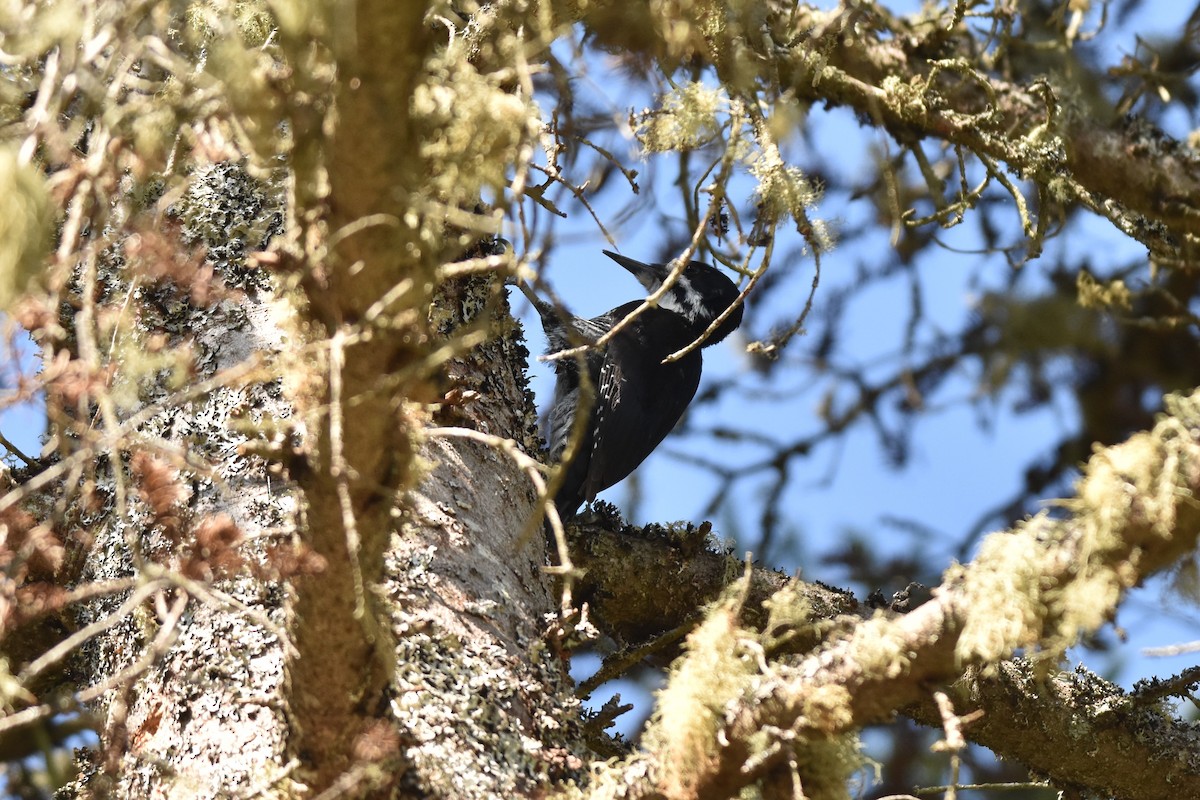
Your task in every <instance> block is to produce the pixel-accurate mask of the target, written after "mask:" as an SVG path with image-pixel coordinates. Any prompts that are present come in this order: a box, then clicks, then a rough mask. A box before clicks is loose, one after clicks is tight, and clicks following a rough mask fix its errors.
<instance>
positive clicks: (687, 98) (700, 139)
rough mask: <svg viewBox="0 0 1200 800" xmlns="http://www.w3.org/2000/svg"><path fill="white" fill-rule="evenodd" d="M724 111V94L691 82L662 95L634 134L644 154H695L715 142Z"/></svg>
mask: <svg viewBox="0 0 1200 800" xmlns="http://www.w3.org/2000/svg"><path fill="white" fill-rule="evenodd" d="M728 111H729V101H728V98H727V97H726V95H725V93H724V91H722V90H720V89H717V88H714V87H712V86H708V85H705V84H703V83H701V82H699V81H693V82H692V83H686V84H684V85H682V86H679V87H677V88H675V89H674V90H673V91H671V92H668V93H667V94H665V95H663V97H662V98H661V100H660V107H659V108H657V109H655V110H654V111H647V112H644V113H643V114H642V115H641V118H640V119H639V120H638V123H637V126H636V127H635V129H634V132H635V133H636V134H637V137H638V141H640V142H641V144H642V147H643V148H645V150H646V152H648V153H665V152H671V151H687V150H695V149H696V148H698V147H702V146H703V145H706V144H709V143H711V142H712V141H713V140H714V139H716V138H717V136H718V135H719V133H720V131H721V128H722V127H723V123H722V120H721V115H723V114H727V113H728Z"/></svg>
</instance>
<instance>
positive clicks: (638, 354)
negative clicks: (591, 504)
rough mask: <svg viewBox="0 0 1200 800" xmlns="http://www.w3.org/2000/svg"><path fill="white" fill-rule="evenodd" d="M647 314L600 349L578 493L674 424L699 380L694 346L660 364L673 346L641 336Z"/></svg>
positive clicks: (645, 450) (616, 475) (612, 478)
mask: <svg viewBox="0 0 1200 800" xmlns="http://www.w3.org/2000/svg"><path fill="white" fill-rule="evenodd" d="M661 313H667V312H661ZM650 317H651V315H650V314H643V316H642V317H640V318H639V319H638V320H635V322H634V324H633V325H631V326H630V328H628V329H627V330H625V331H622V332H621V333H619V334H618V335H617V336H615V337H613V339H612V341H610V342H609V345H608V348H607V349H606V351H605V353H604V360H603V363H602V364H601V366H600V378H599V381H598V383H599V385H598V386H597V387H596V395H597V397H596V410H595V414H596V419H595V422H594V424H593V430H594V434H593V438H592V450H591V458H590V460H589V463H588V469H587V477H586V480H585V482H584V485H583V487H582V488H583V491H582V495H583V499H586V500H591V499H593V498H595V496H596V493H598V492H600V491H603V490H604V489H607V488H608V487H609V486H612V485H613V484H614V483H616V482H617V481H620V480H621V479H622V478H624V477H625V476H627V475H629V473H631V472H633V471H634V469H636V468H637V466H638V465H639V464H641V463H642V461H644V460H645V459H646V456H648V455H650V453H651V452H652V451H653V450H654V448H655V447H657V446H658V444H659V442H661V441H662V440H663V439H664V438H665V437H666V435H667V434H668V433H670V432H671V429H672V428H674V427H675V423H677V422H678V421H679V418H680V417H681V416H683V412H684V410H686V409H687V406H688V403H690V402H691V401H692V397H693V396H694V395H695V393H696V387H697V386H699V384H700V368H701V358H700V351H699V350H698V349H697V350H693V351H692V352H691V353H689V354H688V355H687V356H685V357H684V358H682V359H680V360H679V361H675V362H672V363H670V364H662V363H661V361H662V359H663V358H664V357H665V356H666V355H667V353H669V352H671V351H672V349H673V348H669V347H664V346H663V344H664V343H662V342H654V341H648V340H647V339H646V337H645V331H646V328H647V326H646V325H645V323H646V322H649V321H650ZM638 323H642V324H641V325H639V324H638ZM631 374H632V375H636V376H638V379H637V380H634V379H631Z"/></svg>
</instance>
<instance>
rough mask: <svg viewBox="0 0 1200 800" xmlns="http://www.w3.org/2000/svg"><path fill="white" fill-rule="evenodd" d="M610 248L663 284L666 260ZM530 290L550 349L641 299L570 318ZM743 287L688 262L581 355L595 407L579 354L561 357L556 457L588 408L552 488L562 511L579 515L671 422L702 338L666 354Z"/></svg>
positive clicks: (644, 276)
mask: <svg viewBox="0 0 1200 800" xmlns="http://www.w3.org/2000/svg"><path fill="white" fill-rule="evenodd" d="M604 255H606V256H608V257H609V258H611V259H612V260H613V261H616V262H617V263H618V264H620V265H621V266H622V267H624V268H625V269H626V270H628V271H629V272H630V273H632V274H633V276H634V277H635V278H637V280H638V282H639V283H641V284H642V286H643V287H645V289H646V291H647V292H655V291H657V290H658V289H659V288H661V287H662V285H663V283H664V282H665V281H666V279H667V276H668V275H670V273H671V267H670V265H668V264H643V263H642V262H640V261H635V260H634V259H632V258H626V257H625V256H622V255H619V254H617V253H613V252H610V251H608V250H605V251H604ZM530 295H531V297H530V299H531V300H532V301H533V303H534V307H535V308H536V309H537V311H538V315H539V316H540V317H541V320H542V328H543V329H545V331H546V339H547V340H548V341H549V350H548V352H550V353H556V352H559V351H561V350H566V349H568V348H571V347H573V346H577V345H578V344H580V343H581V342H582V343H588V344H591V343H594V342H596V341H597V340H598V339H600V337H602V336H603V335H604V334H606V333H608V332H609V331H610V330H611V329H612V328H613V326H615V325H616V324H617V323H619V322H620V321H621V320H623V319H625V317H627V316H628V315H629V314H630V313H631V312H632V311H633V310H634V309H635V308H637V307H638V306H640V305H641V304H642V301H641V300H634V301H632V302H629V303H625V304H624V305H620V306H617V307H616V308H614V309H612V310H611V311H608V312H606V313H604V314H601V315H600V316H598V317H593V318H591V319H584V318H582V317H575V316H567V317H566V318H565V319H564V317H563V315H562V314H561V313H559V312H558V311H557V310H556V309H555V307H554V306H553V305H551V304H550V303H546V302H544V301H542V300H540V299H538V298H536V297H533V296H532V293H530ZM737 297H738V289H737V287H736V286H735V285H734V283H733V281H731V280H730V279H729V278H727V277H725V275H723V274H722V273H721V272H719V271H717V270H716V269H715V268H714V267H711V266H709V265H708V264H704V263H701V262H699V261H692V262H690V263H689V264H688V265H687V267H686V268H685V269H684V271H683V273H682V274H680V276H679V277H678V278H677V279H676V280H675V282H674V284H673V285H672V286H671V288H670V289H668V290H667V292H666V294H664V295H663V296H662V298H661V299H660V300H659V301H658V303H657V304H656V305H653V306H650V307H648V308H646V309H645V310H644V311H643V312H642V313H641V314H639V315H638V316H637V317H636V318H634V319H633V320H632V321H631V322H630V324H628V325H627V326H626V327H624V328H622V329H621V330H620V331H619V332H618V333H617V334H616V336H614V337H612V339H610V340H609V341H608V343H607V344H606V345H604V346H603V347H599V348H591V349H589V350H588V351H587V353H586V355H585V356H584V359H585V363H586V365H587V371H588V375H589V377H590V379H591V384H592V387H593V389H594V392H595V400H594V402H593V403H592V407H590V408H587V409H580V407H579V402H580V388H579V384H580V375H579V366H580V365H579V360H578V359H577V358H562V359H559V360H556V361H555V362H554V369H555V372H556V374H557V378H556V381H555V386H554V400H553V402H552V404H551V406H550V413H549V415H548V417H547V424H546V438H547V440H548V441H549V443H550V458H551V460H552V461H553V462H556V463H557V462H559V461H561V460H562V455H563V450H564V449H565V448H566V446H567V443H568V440H569V439H570V436H571V430H572V424H573V422H574V420H575V416H576V415H577V414H579V413H580V412H581V411H582V412H583V413H586V414H588V422H587V426H586V428H585V430H584V434H583V438H582V441H580V443H579V448H578V449H577V450H576V454H575V458H574V459H573V460H572V461H571V463H570V464H568V465H567V467H566V475H565V477H564V479H563V483H562V486H561V487H560V488H559V490H558V493H557V494H556V495H555V498H554V502H555V505H556V506H557V507H558V513H559V514H560V515H562V516H563V517H564V518H569V517H572V516H574V515H575V512H576V511H577V510H578V509H579V506H580V505H581V504H582V503H583V502H584V501H591V500H594V499H595V498H596V494H597V493H599V492H601V491H603V490H604V489H607V488H608V487H610V486H612V485H613V484H615V483H617V482H618V481H620V480H621V479H623V478H624V477H626V476H627V475H629V473H631V472H633V470H634V469H636V468H637V466H638V465H639V464H641V463H642V461H644V460H645V459H646V456H648V455H650V453H651V452H652V451H653V450H654V448H655V447H657V446H658V444H659V442H661V441H662V440H663V439H664V438H665V437H666V435H667V434H668V433H670V432H671V429H672V428H674V427H675V423H677V422H678V421H679V418H680V417H682V416H683V412H684V410H685V409H686V408H687V407H688V404H689V403H691V402H692V398H693V397H694V396H695V394H696V388H697V387H698V386H699V385H700V370H701V367H702V364H703V359H702V358H701V355H700V348H699V347H697V348H695V349H694V350H692V351H691V352H689V353H688V354H687V355H685V356H683V357H682V358H680V359H679V360H677V361H672V362H670V363H666V364H664V363H663V359H665V358H666V357H667V356H669V355H670V354H671V353H674V352H676V351H678V350H682V349H683V348H685V347H687V346H688V345H689V344H691V343H692V342H694V341H695V340H696V339H698V338H699V337H700V335H701V334H702V333H704V331H706V330H707V329H708V327H709V325H711V324H712V323H713V321H714V320H716V319H717V317H719V316H721V314H723V313H724V312H725V310H726V309H728V308H729V307H730V306H731V305H733V303H734V301H735V300H736V299H737ZM741 322H742V308H741V306H740V305H739V306H738V307H737V308H735V309H733V310H732V311H731V312H730V314H729V316H728V317H726V318H725V320H724V321H723V322H722V323H721V325H720V326H719V327H718V328H717V329H716V330H714V331H713V332H712V334H711V335H710V336H709V337H708V338H707V339H706V340H705V341H704V342H703V345H702V346H703V347H707V346H709V345H711V344H715V343H717V342H719V341H721V340H722V339H724V338H725V337H726V336H728V335H729V334H730V333H732V332H733V331H734V330H736V329H737V327H738V325H740V324H741Z"/></svg>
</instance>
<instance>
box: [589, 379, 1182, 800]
mask: <svg viewBox="0 0 1200 800" xmlns="http://www.w3.org/2000/svg"><path fill="white" fill-rule="evenodd" d="M1168 410H1169V411H1168V413H1167V414H1166V415H1164V416H1163V417H1162V418H1161V419H1160V421H1159V423H1158V424H1157V425H1156V426H1155V428H1154V429H1153V430H1152V431H1149V432H1146V433H1142V434H1138V435H1136V436H1134V437H1133V438H1131V439H1130V440H1129V441H1127V442H1125V443H1123V444H1121V445H1118V446H1114V447H1110V448H1107V449H1105V450H1101V451H1099V452H1097V453H1096V454H1095V455H1094V456H1093V457H1092V459H1091V461H1090V462H1089V464H1088V466H1087V468H1086V470H1085V473H1084V476H1083V478H1082V479H1081V480H1080V483H1079V487H1078V493H1077V496H1076V498H1075V499H1074V500H1072V501H1071V503H1070V504H1069V505H1070V509H1071V514H1070V516H1068V517H1067V518H1065V519H1052V518H1050V517H1049V516H1048V515H1045V514H1042V515H1039V516H1037V517H1034V518H1032V519H1030V520H1027V521H1026V522H1024V523H1022V524H1020V525H1018V526H1017V527H1016V528H1014V529H1013V530H1011V531H1006V532H1003V533H997V534H993V535H992V536H990V537H989V538H988V539H987V540H986V541H985V542H984V544H983V547H982V549H981V552H980V554H979V556H978V558H976V559H975V561H974V562H972V563H971V564H969V565H964V566H956V567H953V568H951V569H950V570H948V571H947V573H946V575H945V579H944V581H943V583H942V585H941V586H940V587H938V588H937V589H936V590H935V592H934V598H933V599H932V600H931V601H929V602H927V603H925V604H924V605H922V606H920V607H919V608H917V609H916V610H915V611H913V612H912V613H910V614H907V615H904V616H901V617H898V618H886V617H882V616H880V617H878V618H875V619H872V620H869V621H866V622H863V623H861V624H858V625H856V626H854V627H853V629H851V630H849V631H848V632H846V633H845V634H844V635H838V636H834V637H832V640H831V641H829V642H828V643H827V644H826V645H824V646H823V647H820V648H818V649H817V650H815V651H813V652H811V653H808V654H802V655H799V656H787V655H786V654H783V655H780V656H779V657H778V658H775V659H772V658H770V656H771V655H772V651H773V650H775V649H777V647H778V643H777V642H776V640H775V638H774V636H775V635H776V631H775V630H774V629H773V625H772V624H771V623H770V622H769V623H768V626H767V628H766V630H765V631H764V633H763V634H761V635H757V634H753V633H751V632H749V631H747V630H745V629H744V628H741V627H740V625H739V624H738V622H737V611H738V607H739V606H740V602H741V600H740V599H738V598H729V597H727V599H726V600H725V601H723V602H722V603H720V604H718V606H717V607H716V608H715V610H714V611H713V612H712V613H710V615H709V618H708V619H707V620H706V621H705V622H704V623H703V625H702V626H701V627H700V628H699V629H698V630H697V632H695V633H693V634H692V635H691V636H690V637H689V639H688V645H687V651H688V652H687V654H686V656H685V657H684V658H683V659H682V660H681V661H680V662H679V664H677V665H676V667H675V668H674V669H673V674H672V677H671V682H670V685H669V688H668V690H667V694H665V695H664V696H663V698H662V699H661V700H660V707H659V710H658V712H657V714H656V721H655V722H654V723H653V724H652V727H651V731H650V733H649V734H648V741H650V742H651V743H652V745H651V746H650V748H649V751H648V753H647V754H646V755H645V756H639V757H636V758H635V759H633V760H632V761H631V762H629V763H627V764H625V765H624V766H622V767H619V768H615V770H614V771H613V772H611V773H607V774H606V775H605V776H604V777H603V779H602V780H601V781H599V782H598V784H597V788H596V791H595V792H594V794H593V796H595V797H604V796H611V794H610V793H611V792H612V790H613V787H614V786H615V785H618V784H628V783H632V784H633V785H634V786H637V787H639V790H638V791H637V792H635V796H647V797H653V796H667V797H673V798H683V797H725V796H729V795H731V794H736V792H737V791H738V789H739V787H741V786H744V785H746V784H747V783H749V782H751V781H753V780H756V779H758V778H760V777H762V776H763V775H764V774H765V773H766V772H769V771H771V770H773V769H784V768H789V769H795V770H797V771H798V774H799V775H800V776H801V777H803V778H804V779H805V781H806V785H809V783H808V782H809V781H812V782H815V783H819V784H820V785H822V786H830V787H832V786H843V787H844V785H845V783H844V781H845V778H846V777H847V774H848V773H847V770H848V769H850V770H852V769H853V767H854V766H855V763H854V759H853V758H851V757H850V753H852V752H853V751H854V746H853V741H854V738H855V732H856V731H857V730H858V729H860V728H861V727H862V726H865V725H867V724H870V723H872V722H877V721H880V720H883V719H886V718H887V717H888V716H890V715H891V714H893V713H895V712H896V711H898V710H900V709H902V708H903V707H905V706H907V705H910V704H912V703H917V702H919V701H921V700H922V699H924V698H926V697H927V696H928V692H929V690H930V687H931V686H936V685H938V684H942V683H947V682H952V681H954V680H955V679H956V678H958V677H959V676H960V675H962V673H963V670H964V669H966V668H970V667H975V668H983V669H987V668H989V667H992V668H995V667H996V666H997V665H999V664H1000V663H1001V662H1002V661H1003V660H1004V659H1006V658H1009V657H1010V656H1011V655H1012V654H1013V653H1014V652H1016V651H1017V650H1019V649H1026V650H1032V651H1034V652H1035V653H1036V658H1037V659H1038V660H1039V661H1040V662H1041V663H1043V664H1044V665H1045V666H1046V667H1047V668H1050V667H1052V666H1053V665H1054V664H1056V663H1057V661H1058V659H1059V658H1061V655H1062V652H1063V651H1064V650H1065V649H1066V648H1067V647H1069V646H1070V645H1072V644H1073V643H1075V642H1076V641H1077V640H1078V638H1079V636H1081V635H1083V634H1085V633H1088V632H1091V631H1094V630H1096V629H1097V628H1099V627H1100V626H1101V625H1103V624H1104V623H1105V621H1106V620H1108V619H1109V618H1110V617H1111V615H1112V614H1113V613H1114V612H1115V610H1116V608H1117V604H1118V603H1119V602H1120V599H1121V597H1122V595H1123V593H1124V592H1125V591H1126V590H1127V589H1129V588H1131V587H1133V586H1134V585H1136V584H1137V583H1139V582H1140V581H1142V580H1144V579H1145V578H1146V577H1148V576H1149V575H1151V574H1153V573H1155V572H1157V571H1160V570H1163V569H1166V568H1168V567H1170V566H1171V565H1172V564H1174V563H1176V562H1177V561H1178V560H1179V559H1180V558H1182V557H1183V556H1185V555H1186V554H1188V553H1190V552H1191V551H1192V550H1193V549H1194V548H1195V547H1196V543H1197V538H1198V536H1200V504H1197V503H1196V500H1195V498H1196V495H1197V493H1198V492H1200V393H1197V394H1194V395H1192V396H1190V397H1172V398H1169V399H1168ZM773 603H774V604H775V607H776V608H779V607H780V604H788V603H790V604H791V605H792V606H794V608H793V609H792V612H791V613H792V616H793V617H795V616H800V615H803V614H804V613H806V611H807V609H806V607H805V606H804V605H803V604H800V605H797V601H796V600H795V599H794V598H789V597H787V596H786V595H780V596H778V597H776V598H775V599H774V600H773ZM776 613H778V612H776ZM714 658H716V659H719V660H720V662H721V663H720V669H716V668H713V669H702V670H697V669H696V668H695V665H696V664H698V663H699V664H704V663H709V662H711V661H712V659H714ZM672 696H682V697H684V698H687V702H678V703H675V704H671V703H668V702H667V699H668V698H670V697H672ZM684 707H691V708H692V709H693V714H692V716H691V717H690V718H689V717H687V716H686V715H684V714H682V713H680V712H675V711H672V709H673V708H679V709H680V710H682V709H683V708H684ZM696 709H707V712H705V713H700V712H699V711H697V710H696ZM689 719H690V721H689ZM839 742H840V744H838V743H839ZM1088 746H1089V747H1090V743H1089V744H1088ZM813 748H816V750H814V749H813ZM830 748H832V749H833V750H834V751H836V752H837V753H839V754H840V755H839V756H838V757H837V758H830V757H828V755H829V752H828V751H829V750H830ZM816 752H822V753H825V756H823V757H820V758H818V757H816V756H815V755H814V754H815V753H816ZM1002 754H1003V753H1002ZM1191 763H1195V762H1194V761H1187V760H1185V761H1184V763H1183V766H1180V767H1179V769H1178V770H1174V771H1171V772H1170V774H1166V772H1165V771H1163V770H1161V769H1160V770H1159V779H1158V780H1159V781H1160V782H1149V783H1143V784H1141V785H1142V786H1143V787H1145V788H1144V790H1143V791H1142V793H1140V794H1139V793H1136V792H1135V791H1133V790H1132V789H1131V790H1129V793H1126V794H1121V795H1119V796H1121V797H1129V798H1142V797H1145V798H1151V797H1161V796H1162V793H1161V791H1159V790H1160V789H1161V788H1162V786H1163V785H1165V784H1164V783H1161V782H1165V781H1169V783H1170V786H1171V787H1172V791H1174V792H1178V791H1181V787H1189V789H1188V790H1184V791H1185V793H1186V792H1187V791H1192V792H1193V793H1194V792H1195V791H1200V772H1197V771H1195V770H1193V769H1191V767H1190V766H1188V765H1189V764H1191ZM797 764H801V765H804V764H807V765H808V767H802V766H797ZM821 765H825V766H824V767H822V766H821ZM826 768H831V769H834V770H835V772H837V775H838V777H837V779H836V780H831V779H830V776H829V774H828V772H827V771H825V770H826ZM806 770H807V771H806ZM622 775H624V777H621V776H622ZM635 776H638V777H635ZM1148 780H1149V779H1148ZM1089 788H1092V789H1095V790H1100V791H1109V790H1111V789H1112V788H1113V787H1109V786H1105V785H1103V784H1100V783H1097V784H1089ZM810 796H814V795H810ZM815 796H829V797H837V796H841V795H840V794H839V793H838V792H833V793H831V794H828V795H820V794H818V795H815Z"/></svg>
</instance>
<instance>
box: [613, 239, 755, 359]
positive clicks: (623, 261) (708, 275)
mask: <svg viewBox="0 0 1200 800" xmlns="http://www.w3.org/2000/svg"><path fill="white" fill-rule="evenodd" d="M604 255H606V256H608V257H609V258H611V259H612V260H613V261H616V262H617V263H618V264H620V265H621V266H622V267H624V268H625V269H627V270H628V271H629V272H630V273H632V274H633V276H634V277H635V278H637V279H638V283H640V284H642V286H643V287H645V289H646V291H647V292H656V291H658V290H659V288H660V287H661V286H662V285H663V283H664V282H665V281H666V280H667V276H668V275H670V274H671V265H670V264H643V263H642V262H641V261H635V260H634V259H632V258H627V257H625V256H623V255H620V254H619V253H613V252H611V251H609V250H605V251H604ZM737 296H738V288H737V286H736V285H734V283H733V281H731V280H730V279H729V278H727V277H726V276H725V274H724V273H722V272H721V271H719V270H718V269H716V268H715V267H711V266H709V265H708V264H705V263H702V262H700V261H691V262H689V263H688V265H687V267H686V268H685V269H684V270H683V274H682V275H680V276H679V277H678V278H677V279H676V280H675V283H674V284H672V286H671V288H670V289H668V290H667V293H666V294H664V295H663V296H662V299H661V300H659V301H658V307H659V308H662V309H666V310H667V311H673V312H675V313H676V314H679V315H680V316H682V317H683V318H684V319H686V320H688V322H689V323H691V324H692V325H693V326H694V328H695V330H696V335H699V334H700V333H701V332H702V331H704V330H705V329H706V328H707V327H708V326H709V325H711V324H712V321H713V320H715V319H716V318H717V317H719V316H720V315H721V314H723V313H724V312H725V309H727V308H729V307H730V306H731V305H733V302H734V300H736V299H737ZM741 324H742V307H741V306H738V307H737V308H735V309H734V310H733V312H732V313H731V314H730V315H729V316H728V317H727V318H726V319H725V321H724V322H723V323H722V324H721V327H719V328H717V329H716V330H715V331H713V334H712V336H710V337H708V339H707V340H706V341H705V344H706V345H708V344H715V343H716V342H719V341H721V340H722V339H724V338H725V337H726V336H728V335H729V334H731V333H733V332H734V331H735V330H736V329H737V327H738V325H741Z"/></svg>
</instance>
